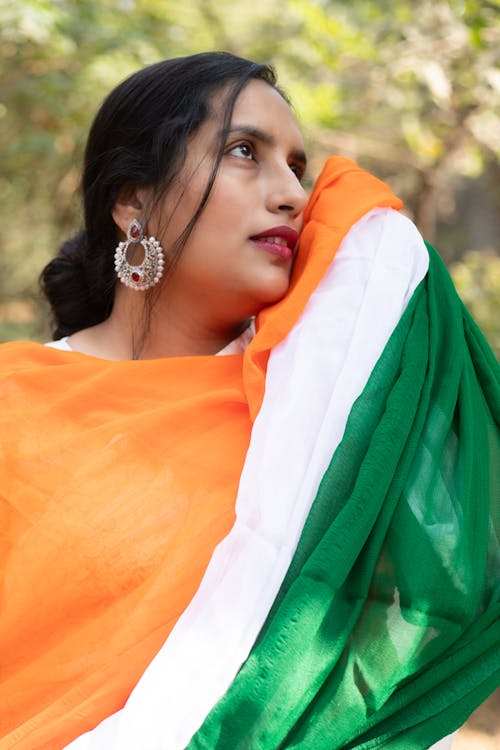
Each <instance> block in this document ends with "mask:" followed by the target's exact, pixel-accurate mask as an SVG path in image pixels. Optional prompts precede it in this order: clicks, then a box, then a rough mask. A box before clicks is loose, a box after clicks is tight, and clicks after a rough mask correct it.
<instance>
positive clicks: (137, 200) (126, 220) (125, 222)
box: [111, 186, 151, 235]
mask: <svg viewBox="0 0 500 750" xmlns="http://www.w3.org/2000/svg"><path fill="white" fill-rule="evenodd" d="M150 197H151V189H150V188H144V187H135V186H134V187H132V186H124V187H123V188H122V189H121V190H120V193H119V195H118V198H117V200H116V203H115V205H114V206H113V208H112V210H111V216H112V217H113V221H114V222H115V224H116V226H117V227H118V228H119V229H120V230H121V231H122V233H123V234H124V235H126V234H127V230H128V228H129V226H130V222H131V221H132V220H133V219H137V220H138V221H139V222H140V223H141V224H142V225H144V222H145V220H146V214H147V211H148V206H149V201H150Z"/></svg>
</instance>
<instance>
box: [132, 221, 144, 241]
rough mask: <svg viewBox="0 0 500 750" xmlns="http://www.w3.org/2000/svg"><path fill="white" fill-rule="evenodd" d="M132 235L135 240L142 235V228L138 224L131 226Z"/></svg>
mask: <svg viewBox="0 0 500 750" xmlns="http://www.w3.org/2000/svg"><path fill="white" fill-rule="evenodd" d="M130 236H131V237H132V239H133V240H137V239H138V238H139V237H140V236H141V230H140V228H139V227H138V226H137V224H133V225H132V226H131V227H130Z"/></svg>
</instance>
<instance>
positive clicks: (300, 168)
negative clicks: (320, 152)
mask: <svg viewBox="0 0 500 750" xmlns="http://www.w3.org/2000/svg"><path fill="white" fill-rule="evenodd" d="M290 169H291V170H292V172H293V173H294V175H295V177H296V178H297V179H298V181H299V182H302V179H303V177H304V174H305V171H306V170H305V167H304V165H303V164H298V163H297V164H296V163H292V164H290Z"/></svg>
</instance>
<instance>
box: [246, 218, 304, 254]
mask: <svg viewBox="0 0 500 750" xmlns="http://www.w3.org/2000/svg"><path fill="white" fill-rule="evenodd" d="M269 237H280V238H281V239H283V240H284V241H285V242H286V245H280V244H278V243H277V242H266V239H267V238H269ZM250 239H251V240H252V242H255V243H256V244H257V245H258V246H259V247H260V248H262V249H263V250H267V252H270V253H272V254H273V255H277V256H278V257H280V258H283V260H290V259H291V258H292V257H293V253H294V250H295V247H296V245H297V242H298V240H299V233H298V232H296V231H295V229H292V228H291V227H287V226H285V225H281V226H278V227H270V228H269V229H265V230H264V231H263V232H259V234H254V235H252V237H250Z"/></svg>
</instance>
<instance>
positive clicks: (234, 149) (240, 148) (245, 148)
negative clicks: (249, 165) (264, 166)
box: [227, 142, 254, 161]
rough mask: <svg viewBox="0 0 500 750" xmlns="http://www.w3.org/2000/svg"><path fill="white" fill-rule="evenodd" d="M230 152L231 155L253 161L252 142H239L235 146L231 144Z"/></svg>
mask: <svg viewBox="0 0 500 750" xmlns="http://www.w3.org/2000/svg"><path fill="white" fill-rule="evenodd" d="M227 153H228V154H230V155H231V156H238V157H240V158H243V159H248V160H249V161H251V160H252V159H253V158H254V150H253V147H252V145H251V144H250V143H246V142H244V143H237V144H236V145H235V146H231V148H230V149H228V152H227Z"/></svg>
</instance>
